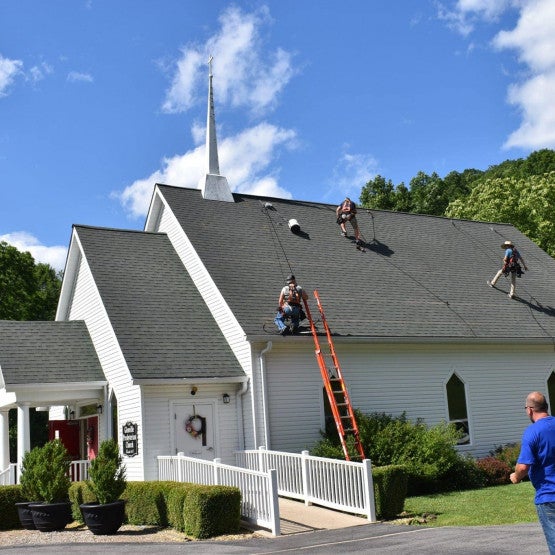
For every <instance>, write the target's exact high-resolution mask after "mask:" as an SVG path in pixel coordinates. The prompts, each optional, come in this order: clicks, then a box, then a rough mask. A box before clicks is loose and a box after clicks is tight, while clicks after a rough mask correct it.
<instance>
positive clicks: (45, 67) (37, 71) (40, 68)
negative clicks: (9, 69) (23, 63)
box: [27, 62, 54, 83]
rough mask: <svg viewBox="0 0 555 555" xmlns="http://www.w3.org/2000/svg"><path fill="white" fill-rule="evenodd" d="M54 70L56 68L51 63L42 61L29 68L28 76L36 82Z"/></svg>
mask: <svg viewBox="0 0 555 555" xmlns="http://www.w3.org/2000/svg"><path fill="white" fill-rule="evenodd" d="M53 72H54V69H53V68H52V66H51V65H50V64H47V63H46V62H42V63H41V64H39V65H37V66H33V67H32V68H31V69H30V70H29V75H28V76H27V79H29V80H31V81H33V82H35V83H36V82H37V81H42V80H43V79H44V78H45V76H46V75H50V74H51V73H53Z"/></svg>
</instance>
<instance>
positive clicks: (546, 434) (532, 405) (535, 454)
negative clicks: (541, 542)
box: [511, 391, 555, 555]
mask: <svg viewBox="0 0 555 555" xmlns="http://www.w3.org/2000/svg"><path fill="white" fill-rule="evenodd" d="M525 409H526V414H527V415H528V417H529V418H530V420H531V421H532V424H531V425H530V426H528V428H526V430H524V433H523V434H522V446H521V448H520V455H519V456H518V460H517V463H516V466H515V471H514V472H513V473H512V474H511V482H512V483H513V484H518V482H520V481H521V480H522V479H523V478H524V477H525V476H526V475H528V476H529V477H530V481H531V482H532V485H533V486H534V488H535V490H536V497H535V499H534V503H535V504H536V510H537V512H538V518H539V520H540V524H541V525H542V528H543V532H544V534H545V539H546V540H547V547H549V553H550V554H551V555H555V418H553V416H549V413H548V406H547V400H546V399H545V396H544V395H543V394H542V393H540V392H539V391H533V392H532V393H530V394H529V395H528V397H526V406H525Z"/></svg>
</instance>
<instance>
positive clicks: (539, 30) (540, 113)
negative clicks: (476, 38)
mask: <svg viewBox="0 0 555 555" xmlns="http://www.w3.org/2000/svg"><path fill="white" fill-rule="evenodd" d="M494 45H495V46H496V47H497V48H499V49H503V48H510V49H515V50H516V51H517V52H518V57H519V60H520V61H521V62H522V63H523V64H524V65H525V66H526V67H527V69H528V76H527V78H525V80H524V81H522V82H518V83H513V84H512V85H511V87H510V88H509V94H508V101H509V103H511V104H513V105H515V106H517V107H519V109H520V111H521V113H522V123H521V124H520V127H519V128H518V129H517V130H516V131H514V132H513V133H511V135H510V136H509V138H508V139H507V141H506V142H505V145H504V146H505V147H506V148H510V147H522V148H553V147H555V106H554V104H553V98H555V2H553V0H527V1H524V2H523V3H522V7H521V11H520V16H519V19H518V22H517V24H516V27H515V28H514V29H513V30H511V31H505V30H504V31H500V32H499V33H498V34H497V36H496V37H495V39H494Z"/></svg>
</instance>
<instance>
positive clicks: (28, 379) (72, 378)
mask: <svg viewBox="0 0 555 555" xmlns="http://www.w3.org/2000/svg"><path fill="white" fill-rule="evenodd" d="M0 367H1V368H2V374H3V377H4V381H5V382H6V384H7V385H22V384H37V383H45V384H46V383H60V382H71V383H79V382H101V381H105V377H104V374H103V372H102V368H101V366H100V362H99V361H98V357H97V356H96V352H95V350H94V347H93V344H92V341H91V338H90V336H89V332H88V330H87V327H86V325H85V323H84V322H83V321H78V320H75V321H72V322H19V321H13V320H9V321H8V320H0Z"/></svg>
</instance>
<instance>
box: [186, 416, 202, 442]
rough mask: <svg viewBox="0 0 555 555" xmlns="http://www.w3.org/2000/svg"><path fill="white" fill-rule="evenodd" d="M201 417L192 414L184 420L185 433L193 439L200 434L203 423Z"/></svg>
mask: <svg viewBox="0 0 555 555" xmlns="http://www.w3.org/2000/svg"><path fill="white" fill-rule="evenodd" d="M202 420H203V419H202V416H198V414H192V415H191V416H189V418H187V420H185V431H186V432H187V433H188V434H190V435H191V436H193V437H198V436H199V435H200V434H202V428H203V422H202Z"/></svg>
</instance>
